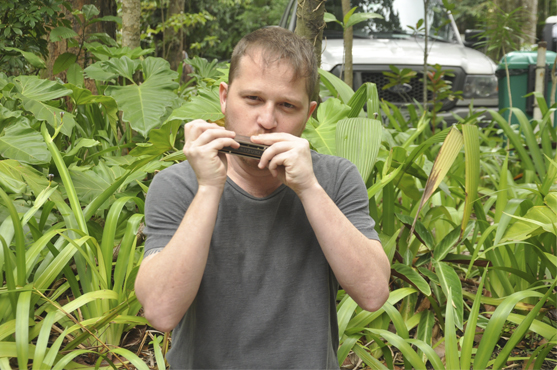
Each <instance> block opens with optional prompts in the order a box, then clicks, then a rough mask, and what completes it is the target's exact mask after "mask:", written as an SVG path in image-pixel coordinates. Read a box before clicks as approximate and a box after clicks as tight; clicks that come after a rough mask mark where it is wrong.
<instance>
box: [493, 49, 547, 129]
mask: <svg viewBox="0 0 557 370" xmlns="http://www.w3.org/2000/svg"><path fill="white" fill-rule="evenodd" d="M556 57H557V53H555V52H553V51H548V52H546V54H545V58H546V73H545V86H546V91H545V94H544V95H545V99H546V102H547V105H548V106H549V105H550V99H549V98H550V94H551V86H552V83H551V76H550V74H551V68H552V67H553V63H555V58H556ZM537 61H538V52H537V51H513V52H511V53H508V54H506V55H505V56H504V57H503V58H502V59H501V62H500V63H499V65H498V66H497V70H496V72H495V73H496V75H497V78H498V80H499V109H503V108H509V107H510V106H511V104H510V100H509V84H508V83H507V74H506V71H505V63H507V64H508V68H509V77H510V89H511V96H512V107H513V108H519V109H521V110H522V111H523V112H524V113H525V114H526V116H527V117H528V119H532V117H533V112H534V96H529V97H526V96H525V95H527V94H529V93H531V92H533V91H534V88H535V86H536V63H537ZM555 100H556V101H557V94H556V99H555ZM509 114H510V113H509V111H508V110H507V111H505V112H504V113H503V117H505V118H507V117H508V116H509ZM555 117H556V120H555V122H556V124H557V113H556V115H555ZM511 122H512V123H518V121H517V119H516V117H514V116H513V118H512V121H511Z"/></svg>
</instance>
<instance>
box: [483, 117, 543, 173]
mask: <svg viewBox="0 0 557 370" xmlns="http://www.w3.org/2000/svg"><path fill="white" fill-rule="evenodd" d="M488 112H489V113H490V114H491V117H493V119H494V120H495V121H496V122H497V124H498V125H499V127H501V128H502V129H503V131H504V132H505V136H507V138H508V139H509V141H510V142H511V144H512V145H513V147H514V149H515V150H516V151H517V152H518V156H519V157H520V159H521V160H522V163H521V164H522V165H523V166H524V167H525V169H527V170H530V171H532V172H534V173H535V172H536V167H535V166H534V163H533V162H532V159H531V158H530V156H529V155H528V152H527V151H526V149H524V146H523V145H522V143H521V141H520V138H519V137H518V135H516V134H515V132H514V131H513V130H512V128H511V126H509V124H508V123H507V121H506V120H505V119H504V118H503V117H502V116H501V115H500V114H499V113H497V112H495V111H493V110H489V111H488Z"/></svg>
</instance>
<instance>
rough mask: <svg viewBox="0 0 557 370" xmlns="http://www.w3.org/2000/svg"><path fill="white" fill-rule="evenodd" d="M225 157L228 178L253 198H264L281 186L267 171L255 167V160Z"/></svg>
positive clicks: (231, 156)
mask: <svg viewBox="0 0 557 370" xmlns="http://www.w3.org/2000/svg"><path fill="white" fill-rule="evenodd" d="M226 157H227V159H228V170H227V175H228V177H230V179H231V180H232V181H234V182H235V183H236V184H237V185H238V186H239V187H241V188H242V189H243V190H244V191H246V192H247V193H248V194H250V195H252V196H254V197H257V198H264V197H266V196H268V195H270V194H271V193H272V192H273V191H275V190H276V189H278V187H279V186H280V185H281V184H282V182H281V181H280V180H279V179H277V178H275V177H273V176H272V175H271V172H269V170H268V169H266V168H265V169H260V168H259V167H257V164H258V161H257V160H254V159H248V158H243V157H238V156H234V155H229V154H227V155H226Z"/></svg>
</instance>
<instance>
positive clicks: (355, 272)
mask: <svg viewBox="0 0 557 370" xmlns="http://www.w3.org/2000/svg"><path fill="white" fill-rule="evenodd" d="M298 195H299V197H300V200H301V201H302V204H303V205H304V209H305V210H306V215H307V217H308V220H309V221H310V223H311V226H312V228H313V230H314V232H315V235H316V236H317V240H318V241H319V244H320V245H321V248H322V250H323V253H324V254H325V257H326V258H327V261H328V262H329V265H330V266H331V269H332V270H333V272H334V273H335V276H336V278H337V280H338V282H339V283H340V285H341V286H342V287H343V288H344V290H345V291H346V292H347V293H348V294H349V295H350V296H351V297H352V298H353V299H354V301H356V302H357V303H358V305H359V306H360V307H362V308H363V309H365V310H367V311H376V310H378V309H379V308H381V306H382V305H383V304H384V303H385V301H386V300H387V298H388V297H389V288H388V284H389V276H390V264H389V261H388V259H387V256H386V255H385V252H384V251H383V247H382V246H381V243H379V242H378V241H376V240H373V239H368V238H367V237H366V236H365V235H363V234H362V233H361V232H360V231H359V230H358V229H357V228H356V227H355V226H354V225H353V224H352V223H351V222H350V221H349V220H348V219H347V218H346V216H345V215H344V214H343V213H342V212H341V210H340V209H339V208H338V207H337V205H336V204H335V203H334V202H333V201H332V200H331V198H330V197H329V196H328V194H327V193H326V192H325V190H324V189H323V188H322V187H321V186H320V185H319V184H318V183H315V184H314V185H313V186H312V187H308V188H307V189H305V190H304V191H303V192H302V193H299V194H298Z"/></svg>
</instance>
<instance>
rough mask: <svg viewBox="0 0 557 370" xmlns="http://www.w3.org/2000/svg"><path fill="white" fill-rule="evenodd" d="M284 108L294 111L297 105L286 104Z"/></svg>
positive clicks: (283, 104)
mask: <svg viewBox="0 0 557 370" xmlns="http://www.w3.org/2000/svg"><path fill="white" fill-rule="evenodd" d="M282 106H283V107H285V108H288V109H294V108H296V106H295V105H293V104H290V103H286V102H285V103H282Z"/></svg>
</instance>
